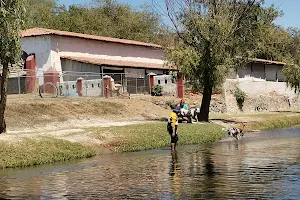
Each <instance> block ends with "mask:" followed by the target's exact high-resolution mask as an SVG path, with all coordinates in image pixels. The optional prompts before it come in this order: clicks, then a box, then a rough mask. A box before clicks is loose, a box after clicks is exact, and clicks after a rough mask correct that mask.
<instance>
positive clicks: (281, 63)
mask: <svg viewBox="0 0 300 200" xmlns="http://www.w3.org/2000/svg"><path fill="white" fill-rule="evenodd" d="M236 58H242V57H241V56H236ZM248 60H249V61H251V62H258V63H264V64H269V65H272V64H274V65H286V63H284V62H279V61H273V60H265V59H260V58H248Z"/></svg>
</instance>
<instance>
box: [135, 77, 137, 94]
mask: <svg viewBox="0 0 300 200" xmlns="http://www.w3.org/2000/svg"><path fill="white" fill-rule="evenodd" d="M137 79H138V78H137V77H135V94H137V93H138V81H137Z"/></svg>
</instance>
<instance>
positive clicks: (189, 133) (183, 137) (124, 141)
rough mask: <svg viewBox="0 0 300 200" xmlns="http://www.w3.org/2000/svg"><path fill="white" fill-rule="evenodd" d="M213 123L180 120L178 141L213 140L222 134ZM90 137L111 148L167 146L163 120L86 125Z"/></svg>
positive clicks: (196, 141) (204, 141)
mask: <svg viewBox="0 0 300 200" xmlns="http://www.w3.org/2000/svg"><path fill="white" fill-rule="evenodd" d="M221 129H222V127H221V126H219V125H216V124H180V125H179V129H178V133H179V142H178V145H188V144H200V143H208V142H215V141H218V140H220V139H222V138H223V137H224V134H223V133H222V131H221ZM89 131H90V132H91V135H92V137H94V138H96V139H100V140H106V141H107V143H105V144H104V145H103V146H104V147H105V148H109V149H112V150H114V151H115V152H128V151H140V150H147V149H155V148H160V147H167V146H169V145H170V137H169V134H168V133H167V131H166V123H165V122H153V123H147V124H137V125H128V126H122V127H110V128H92V129H91V128H90V129H89Z"/></svg>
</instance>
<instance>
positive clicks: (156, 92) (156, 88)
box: [151, 84, 163, 96]
mask: <svg viewBox="0 0 300 200" xmlns="http://www.w3.org/2000/svg"><path fill="white" fill-rule="evenodd" d="M162 93H163V87H162V86H161V85H157V84H156V85H153V87H152V92H151V95H152V96H162Z"/></svg>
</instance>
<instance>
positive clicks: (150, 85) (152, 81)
mask: <svg viewBox="0 0 300 200" xmlns="http://www.w3.org/2000/svg"><path fill="white" fill-rule="evenodd" d="M148 76H149V93H150V95H151V94H152V88H153V86H154V76H156V74H155V73H153V72H151V73H149V74H148Z"/></svg>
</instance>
